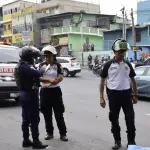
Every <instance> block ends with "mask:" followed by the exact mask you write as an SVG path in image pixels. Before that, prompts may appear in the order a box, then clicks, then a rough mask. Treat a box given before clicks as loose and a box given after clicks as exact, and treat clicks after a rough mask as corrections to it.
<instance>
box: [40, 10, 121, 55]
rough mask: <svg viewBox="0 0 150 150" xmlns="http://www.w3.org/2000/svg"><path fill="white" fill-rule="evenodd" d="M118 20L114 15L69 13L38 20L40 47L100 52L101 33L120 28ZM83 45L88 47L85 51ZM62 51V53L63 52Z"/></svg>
mask: <svg viewBox="0 0 150 150" xmlns="http://www.w3.org/2000/svg"><path fill="white" fill-rule="evenodd" d="M120 21H121V20H120V18H119V17H116V16H114V15H103V14H92V13H85V12H82V11H81V12H72V13H71V12H70V13H63V14H58V15H52V16H48V17H42V18H40V19H38V23H39V26H40V29H41V45H42V46H44V45H45V44H48V43H51V44H53V45H61V46H62V47H65V48H64V49H65V50H66V51H67V49H68V50H70V51H76V52H81V51H88V50H91V46H92V45H94V51H100V50H102V40H103V31H106V30H110V29H114V28H122V26H121V22H120ZM85 45H86V46H87V45H88V46H89V48H87V49H88V50H87V49H86V50H85ZM65 50H64V51H65Z"/></svg>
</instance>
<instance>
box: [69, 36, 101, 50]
mask: <svg viewBox="0 0 150 150" xmlns="http://www.w3.org/2000/svg"><path fill="white" fill-rule="evenodd" d="M87 38H89V44H90V45H91V44H94V45H95V50H96V51H100V50H101V49H102V37H99V36H90V35H84V36H83V38H82V43H81V35H74V34H70V35H69V46H70V44H72V50H73V51H82V50H83V44H84V43H86V39H87Z"/></svg>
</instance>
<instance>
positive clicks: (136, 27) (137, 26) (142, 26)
mask: <svg viewBox="0 0 150 150" xmlns="http://www.w3.org/2000/svg"><path fill="white" fill-rule="evenodd" d="M148 26H150V23H149V24H143V25H136V26H135V29H143V28H146V27H148ZM128 29H132V26H130V27H128V28H127V30H128ZM115 31H122V29H115V30H109V31H104V32H115Z"/></svg>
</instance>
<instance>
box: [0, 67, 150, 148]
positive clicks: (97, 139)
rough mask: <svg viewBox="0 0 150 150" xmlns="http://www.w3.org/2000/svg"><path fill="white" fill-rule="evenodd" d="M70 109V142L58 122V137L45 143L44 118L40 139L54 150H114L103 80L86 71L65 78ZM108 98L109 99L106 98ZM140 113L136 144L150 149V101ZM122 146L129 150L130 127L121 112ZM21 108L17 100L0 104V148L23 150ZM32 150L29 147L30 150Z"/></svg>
mask: <svg viewBox="0 0 150 150" xmlns="http://www.w3.org/2000/svg"><path fill="white" fill-rule="evenodd" d="M61 87H62V91H63V99H64V103H65V106H66V112H65V114H64V116H65V120H66V124H67V128H68V138H69V141H68V142H66V143H64V142H61V141H60V140H59V132H58V129H57V126H56V123H55V121H54V126H55V138H54V139H53V140H51V141H44V136H45V134H46V133H45V129H44V120H43V116H42V115H41V122H40V139H41V140H42V141H43V142H44V143H47V144H49V145H50V147H51V148H50V149H52V150H110V149H111V146H112V144H113V142H114V141H113V138H112V134H111V132H110V126H111V125H110V122H109V120H108V105H107V107H106V108H105V109H103V108H101V107H100V105H99V78H97V77H96V76H95V75H93V74H92V72H90V71H88V70H86V69H83V70H82V73H81V74H79V75H77V77H68V78H65V79H64V81H63V82H62V83H61ZM106 99H107V97H106ZM134 108H135V113H136V120H135V121H136V128H137V136H136V142H137V144H138V145H140V146H145V147H146V146H147V147H148V146H149V147H150V132H149V131H150V102H148V101H143V100H140V101H139V103H138V104H137V105H135V106H134ZM120 125H121V127H122V131H121V132H122V144H123V148H122V149H121V150H125V149H127V148H126V144H127V140H126V126H125V121H124V115H123V113H122V112H121V115H120ZM21 142H22V133H21V108H20V106H16V104H15V103H14V101H12V100H7V101H0V149H1V150H23V148H22V147H21ZM30 149H31V148H28V150H30Z"/></svg>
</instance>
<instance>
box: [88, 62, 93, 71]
mask: <svg viewBox="0 0 150 150" xmlns="http://www.w3.org/2000/svg"><path fill="white" fill-rule="evenodd" d="M88 68H89V70H92V69H93V64H92V62H91V61H89V62H88Z"/></svg>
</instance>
